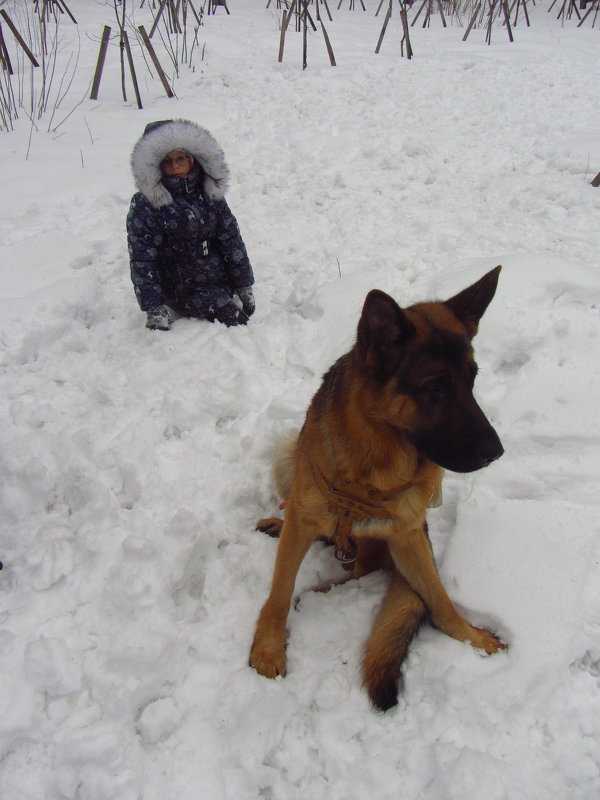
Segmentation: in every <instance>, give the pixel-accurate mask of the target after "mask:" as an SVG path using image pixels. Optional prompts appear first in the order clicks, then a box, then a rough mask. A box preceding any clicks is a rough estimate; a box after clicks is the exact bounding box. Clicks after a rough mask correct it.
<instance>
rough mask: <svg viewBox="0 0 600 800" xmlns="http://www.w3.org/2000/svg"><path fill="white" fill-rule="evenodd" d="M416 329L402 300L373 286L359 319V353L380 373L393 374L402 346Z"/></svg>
mask: <svg viewBox="0 0 600 800" xmlns="http://www.w3.org/2000/svg"><path fill="white" fill-rule="evenodd" d="M414 332H415V329H414V326H413V324H412V322H410V320H409V319H408V318H407V316H406V314H405V313H404V312H403V311H402V309H401V308H400V306H399V305H398V303H396V301H395V300H394V299H393V298H391V297H390V296H389V294H386V293H385V292H380V291H379V289H373V290H372V291H371V292H369V294H368V295H367V297H366V299H365V304H364V306H363V310H362V314H361V317H360V321H359V323H358V335H357V339H356V348H357V351H358V355H359V357H360V358H361V359H362V361H364V362H365V363H366V364H367V365H368V366H369V367H371V368H372V369H374V371H375V372H376V373H377V374H378V375H380V376H384V375H389V374H391V373H392V372H393V371H394V369H395V367H396V364H397V361H398V358H399V355H400V353H399V347H401V346H402V344H403V343H404V342H406V341H407V340H408V339H410V337H411V336H412V335H413V334H414Z"/></svg>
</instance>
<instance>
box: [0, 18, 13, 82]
mask: <svg viewBox="0 0 600 800" xmlns="http://www.w3.org/2000/svg"><path fill="white" fill-rule="evenodd" d="M0 63H1V64H2V69H3V70H5V71H6V72H8V74H9V75H14V72H13V68H12V64H11V63H10V56H9V54H8V48H7V47H6V42H5V41H4V34H3V33H2V25H0Z"/></svg>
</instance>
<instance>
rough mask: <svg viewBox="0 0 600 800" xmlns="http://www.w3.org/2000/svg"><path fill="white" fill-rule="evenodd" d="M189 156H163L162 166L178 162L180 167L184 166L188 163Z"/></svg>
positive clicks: (170, 165)
mask: <svg viewBox="0 0 600 800" xmlns="http://www.w3.org/2000/svg"><path fill="white" fill-rule="evenodd" d="M188 159H189V156H175V158H163V160H162V161H161V162H160V165H161V167H172V166H173V164H177V166H178V167H183V166H185V164H187V163H188Z"/></svg>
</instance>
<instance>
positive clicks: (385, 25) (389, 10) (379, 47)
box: [375, 0, 392, 54]
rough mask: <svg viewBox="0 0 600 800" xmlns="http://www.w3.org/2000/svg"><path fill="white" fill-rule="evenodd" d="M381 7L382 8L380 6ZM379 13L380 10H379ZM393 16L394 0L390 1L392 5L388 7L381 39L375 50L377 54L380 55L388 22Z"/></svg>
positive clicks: (380, 35)
mask: <svg viewBox="0 0 600 800" xmlns="http://www.w3.org/2000/svg"><path fill="white" fill-rule="evenodd" d="M380 7H381V6H380ZM377 10H378V11H379V9H377ZM391 16H392V0H390V4H389V6H388V10H387V14H386V15H385V20H384V21H383V27H382V29H381V33H380V34H379V39H378V41H377V47H376V48H375V53H376V54H378V53H379V50H380V49H381V43H382V42H383V37H384V36H385V32H386V29H387V26H388V22H389V21H390V17H391Z"/></svg>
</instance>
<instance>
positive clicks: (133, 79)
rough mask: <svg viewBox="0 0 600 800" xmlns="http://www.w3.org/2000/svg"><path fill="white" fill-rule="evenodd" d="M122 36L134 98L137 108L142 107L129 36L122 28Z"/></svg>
mask: <svg viewBox="0 0 600 800" xmlns="http://www.w3.org/2000/svg"><path fill="white" fill-rule="evenodd" d="M122 36H123V43H124V45H125V52H126V53H127V61H128V62H129V71H130V72H131V82H132V83H133V91H134V93H135V99H136V101H137V106H138V108H143V105H142V98H141V97H140V89H139V86H138V82H137V75H136V74H135V67H134V65H133V55H132V54H131V46H130V44H129V36H127V31H126V30H124V31H123V33H122Z"/></svg>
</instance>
